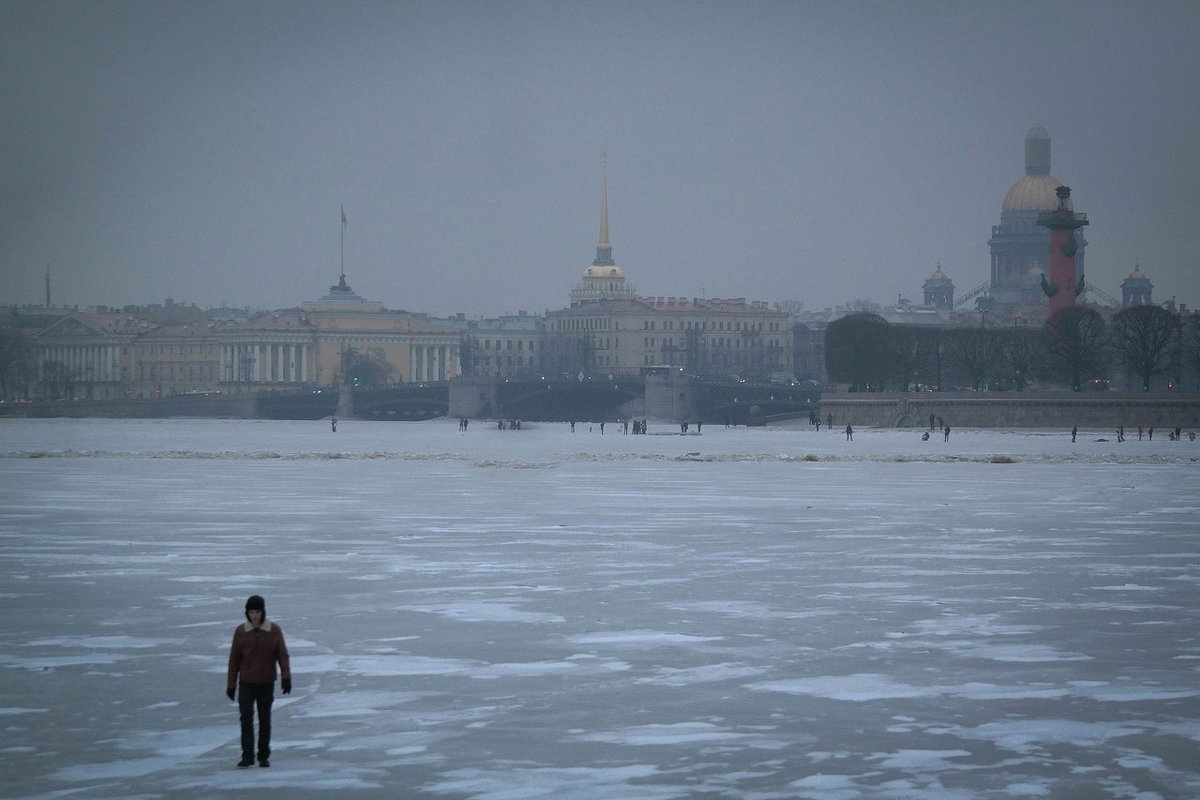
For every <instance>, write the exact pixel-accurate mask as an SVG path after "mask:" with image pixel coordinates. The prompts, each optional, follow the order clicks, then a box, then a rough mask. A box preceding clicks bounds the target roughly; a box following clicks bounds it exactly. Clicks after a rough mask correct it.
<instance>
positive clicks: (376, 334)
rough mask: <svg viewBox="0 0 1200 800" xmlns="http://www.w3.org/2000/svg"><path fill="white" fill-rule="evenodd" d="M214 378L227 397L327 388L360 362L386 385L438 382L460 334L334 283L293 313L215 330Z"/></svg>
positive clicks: (451, 370)
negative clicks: (218, 347) (218, 349)
mask: <svg viewBox="0 0 1200 800" xmlns="http://www.w3.org/2000/svg"><path fill="white" fill-rule="evenodd" d="M217 338H218V339H219V340H220V342H221V363H220V375H221V383H222V386H223V387H224V388H225V389H227V390H228V391H233V392H240V391H262V390H271V389H281V388H289V387H297V386H304V385H316V386H334V385H339V384H341V383H342V382H343V380H344V379H345V380H348V379H349V377H350V376H349V375H348V374H347V370H349V369H350V366H351V365H352V364H353V363H355V362H356V361H358V360H362V359H365V360H367V361H369V362H370V363H371V364H373V365H374V366H375V367H376V368H377V370H378V372H380V373H381V374H383V375H384V376H385V378H386V380H387V382H388V383H413V382H418V383H420V382H427V381H445V380H449V379H450V378H453V377H456V376H457V375H458V374H459V373H460V366H459V352H458V351H459V333H458V330H457V327H456V326H455V325H454V323H453V322H452V321H450V320H441V319H436V318H432V317H429V316H427V315H425V314H415V313H411V312H408V311H392V310H389V309H388V308H386V307H385V306H384V305H383V303H380V302H377V301H374V300H367V299H365V298H363V297H360V296H359V295H358V294H356V293H355V292H354V290H353V289H351V288H350V286H349V285H348V284H347V283H346V277H345V276H344V275H343V276H342V277H341V280H340V281H339V282H338V283H337V284H336V285H334V286H331V287H330V288H329V292H328V294H326V295H325V296H323V297H321V298H319V299H317V300H311V301H308V302H305V303H303V304H302V305H301V307H300V308H299V309H289V310H285V311H276V312H272V313H269V314H263V315H261V316H259V317H256V318H255V319H252V320H250V321H248V322H245V323H242V324H237V325H227V326H224V327H222V328H221V329H219V331H218V332H217Z"/></svg>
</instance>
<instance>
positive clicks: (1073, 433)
mask: <svg viewBox="0 0 1200 800" xmlns="http://www.w3.org/2000/svg"><path fill="white" fill-rule="evenodd" d="M1077 433H1079V428H1078V427H1073V428H1071V441H1072V442H1074V441H1075V434H1077Z"/></svg>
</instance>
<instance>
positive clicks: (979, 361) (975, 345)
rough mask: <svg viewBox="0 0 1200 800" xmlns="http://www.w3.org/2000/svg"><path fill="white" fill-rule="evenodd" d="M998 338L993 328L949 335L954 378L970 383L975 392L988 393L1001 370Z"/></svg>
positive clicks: (968, 330)
mask: <svg viewBox="0 0 1200 800" xmlns="http://www.w3.org/2000/svg"><path fill="white" fill-rule="evenodd" d="M997 334H998V331H996V330H995V329H994V328H993V329H988V328H982V327H981V328H956V329H955V330H953V331H951V332H950V336H949V341H948V344H949V353H950V361H951V363H952V364H953V366H954V371H955V374H957V375H959V376H960V377H962V378H966V379H967V380H968V381H970V383H971V388H972V389H975V390H977V391H978V390H980V389H987V388H988V385H989V384H990V383H991V380H992V378H993V377H994V376H995V375H996V373H997V371H998V370H999V367H1000V364H1001V358H1002V352H1001V349H1000V337H999V336H998V335H997Z"/></svg>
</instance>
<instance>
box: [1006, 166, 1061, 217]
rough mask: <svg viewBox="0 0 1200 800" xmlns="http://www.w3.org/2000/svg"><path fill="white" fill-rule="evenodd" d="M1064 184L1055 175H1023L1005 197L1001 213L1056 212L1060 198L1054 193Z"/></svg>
mask: <svg viewBox="0 0 1200 800" xmlns="http://www.w3.org/2000/svg"><path fill="white" fill-rule="evenodd" d="M1062 185H1063V182H1062V181H1060V180H1059V179H1058V178H1056V177H1054V176H1053V175H1023V176H1021V178H1020V179H1019V180H1018V181H1017V182H1016V183H1014V184H1013V185H1012V188H1011V189H1009V190H1008V194H1006V195H1004V205H1002V206H1000V210H1001V211H1054V210H1055V209H1056V208H1058V196H1057V195H1055V193H1054V191H1055V190H1056V189H1057V188H1058V187H1059V186H1062Z"/></svg>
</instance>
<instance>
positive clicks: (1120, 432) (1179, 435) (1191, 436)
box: [1071, 425, 1196, 442]
mask: <svg viewBox="0 0 1200 800" xmlns="http://www.w3.org/2000/svg"><path fill="white" fill-rule="evenodd" d="M1075 431H1076V429H1075V428H1072V429H1071V441H1072V442H1073V441H1075ZM1147 433H1148V434H1149V435H1148V436H1147V439H1148V440H1149V441H1151V442H1152V441H1154V427H1153V426H1151V427H1150V428H1149V431H1147V429H1146V428H1144V427H1143V426H1141V425H1138V431H1137V437H1138V441H1139V442H1140V441H1141V440H1142V436H1144V435H1146V434H1147ZM1187 437H1188V441H1191V442H1194V441H1196V432H1195V431H1188V435H1187ZM1167 438H1168V439H1169V440H1170V441H1172V442H1178V441H1182V440H1183V428H1182V427H1181V426H1179V425H1176V426H1175V430H1173V431H1170V430H1169V431H1167ZM1117 441H1118V442H1123V441H1125V426H1124V425H1118V426H1117Z"/></svg>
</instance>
